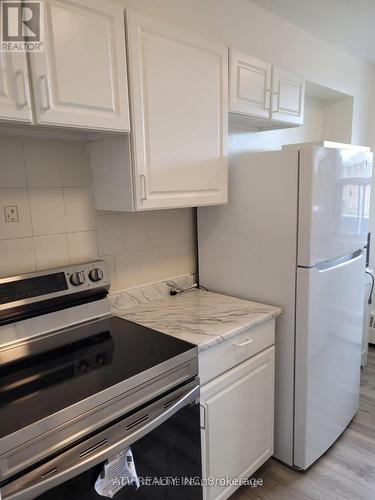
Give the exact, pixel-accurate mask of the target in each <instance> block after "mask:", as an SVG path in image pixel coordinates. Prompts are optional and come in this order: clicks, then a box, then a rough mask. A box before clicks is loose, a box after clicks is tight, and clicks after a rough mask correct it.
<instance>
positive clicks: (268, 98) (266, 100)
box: [264, 89, 271, 111]
mask: <svg viewBox="0 0 375 500" xmlns="http://www.w3.org/2000/svg"><path fill="white" fill-rule="evenodd" d="M270 107H271V89H264V109H265V110H266V111H269V109H270Z"/></svg>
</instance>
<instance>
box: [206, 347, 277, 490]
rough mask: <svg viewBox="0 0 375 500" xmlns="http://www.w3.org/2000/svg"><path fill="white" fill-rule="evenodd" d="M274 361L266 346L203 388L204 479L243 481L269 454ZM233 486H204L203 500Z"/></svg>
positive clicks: (272, 413)
mask: <svg viewBox="0 0 375 500" xmlns="http://www.w3.org/2000/svg"><path fill="white" fill-rule="evenodd" d="M212 349H213V350H214V349H215V348H212ZM274 363H275V348H274V346H271V347H269V348H267V349H266V350H264V351H262V352H261V353H259V354H257V355H256V356H253V357H251V358H250V359H248V360H247V361H244V362H243V363H241V364H239V365H237V366H235V367H234V368H232V369H231V370H229V371H227V372H225V373H224V374H222V375H220V376H219V377H217V378H215V379H214V380H212V381H211V382H209V383H208V384H206V385H204V386H203V387H202V390H201V426H202V431H201V438H202V460H203V478H205V479H208V478H212V479H213V480H214V481H218V480H220V479H221V480H226V478H228V479H229V480H231V479H236V480H237V479H241V478H242V479H246V478H248V477H249V476H250V475H251V474H253V473H254V472H255V471H256V470H257V469H258V468H259V467H260V466H261V465H262V464H263V463H264V462H265V461H266V460H267V459H268V458H269V457H270V456H271V455H272V454H273V432H274ZM238 487H239V485H237V484H232V485H231V484H230V483H229V482H228V484H220V483H218V484H215V485H211V486H205V487H204V499H205V500H214V499H215V500H218V499H220V500H223V499H226V498H228V497H229V496H230V495H231V494H232V493H233V492H234V491H235V490H236V489H237V488H238Z"/></svg>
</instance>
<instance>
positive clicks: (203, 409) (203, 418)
mask: <svg viewBox="0 0 375 500" xmlns="http://www.w3.org/2000/svg"><path fill="white" fill-rule="evenodd" d="M199 406H200V409H201V429H203V430H205V429H206V407H205V406H204V405H202V404H199Z"/></svg>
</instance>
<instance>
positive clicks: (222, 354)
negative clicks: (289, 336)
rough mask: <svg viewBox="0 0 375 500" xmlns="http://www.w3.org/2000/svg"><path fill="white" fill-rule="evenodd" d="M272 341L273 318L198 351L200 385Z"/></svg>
mask: <svg viewBox="0 0 375 500" xmlns="http://www.w3.org/2000/svg"><path fill="white" fill-rule="evenodd" d="M274 343H275V320H274V319H272V320H270V321H267V322H266V323H263V324H261V325H259V326H256V327H255V328H251V329H249V330H247V331H246V332H243V333H240V334H239V335H236V336H234V337H232V338H230V339H228V340H226V341H225V342H222V343H220V344H218V345H216V346H213V347H211V348H209V349H206V350H204V351H202V352H200V353H199V359H198V361H199V377H200V381H201V385H204V384H206V383H207V382H209V381H210V380H212V379H213V378H215V377H218V376H219V375H221V374H222V373H224V372H226V371H227V370H230V369H231V368H233V367H234V366H236V365H238V364H240V363H242V362H243V361H246V360H247V359H249V358H251V357H252V356H255V354H257V353H258V352H260V351H262V350H263V349H266V348H267V347H269V346H271V345H273V344H274Z"/></svg>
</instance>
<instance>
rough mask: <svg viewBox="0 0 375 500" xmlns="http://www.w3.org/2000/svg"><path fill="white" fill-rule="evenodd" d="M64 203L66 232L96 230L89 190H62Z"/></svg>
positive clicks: (92, 202)
mask: <svg viewBox="0 0 375 500" xmlns="http://www.w3.org/2000/svg"><path fill="white" fill-rule="evenodd" d="M64 203H65V215H66V226H67V231H68V232H74V231H94V230H95V229H96V212H95V208H94V199H93V195H92V192H91V189H89V188H64Z"/></svg>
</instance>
